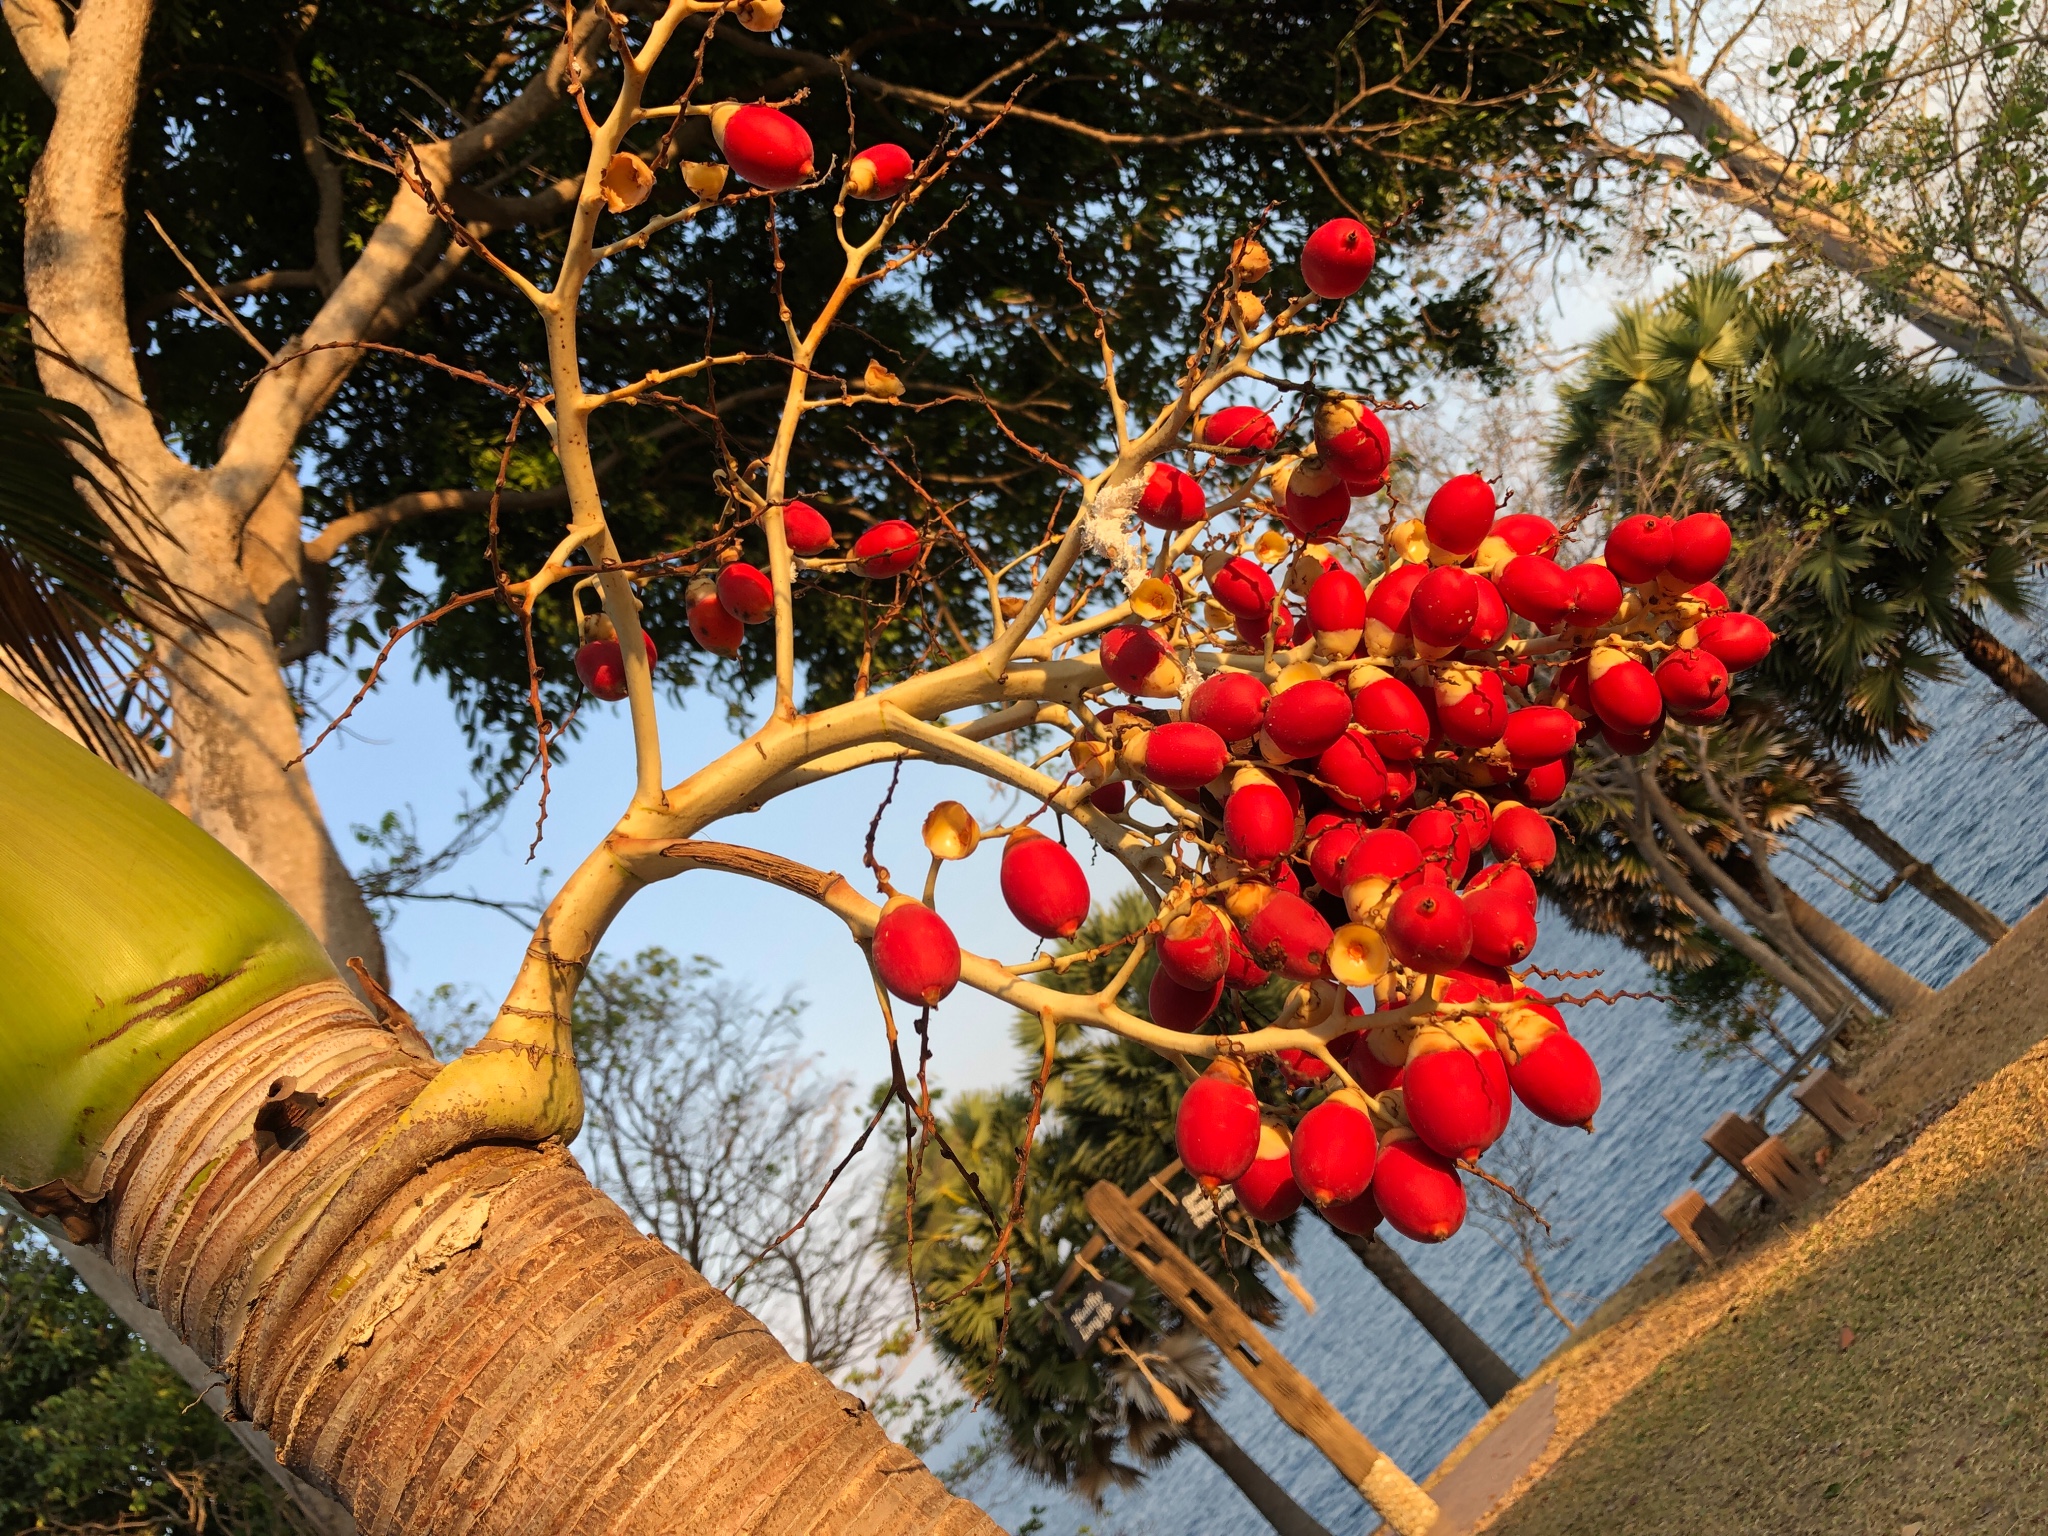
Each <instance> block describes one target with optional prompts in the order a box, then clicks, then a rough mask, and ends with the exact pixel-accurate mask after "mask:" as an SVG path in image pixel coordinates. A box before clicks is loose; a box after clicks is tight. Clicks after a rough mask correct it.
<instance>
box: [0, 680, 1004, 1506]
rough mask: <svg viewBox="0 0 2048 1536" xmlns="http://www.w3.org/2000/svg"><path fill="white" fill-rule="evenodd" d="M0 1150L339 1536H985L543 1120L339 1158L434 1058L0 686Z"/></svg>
mask: <svg viewBox="0 0 2048 1536" xmlns="http://www.w3.org/2000/svg"><path fill="white" fill-rule="evenodd" d="M0 744H4V748H5V751H6V754H7V758H8V762H9V771H8V773H7V774H6V775H5V776H4V778H0V959H4V960H5V961H6V962H7V963H8V966H7V968H8V973H9V977H10V985H9V988H8V990H7V993H6V995H5V997H4V998H0V1030H4V1031H5V1037H6V1038H7V1040H8V1041H9V1060H8V1066H7V1070H6V1071H5V1073H4V1074H0V1177H4V1178H5V1180H6V1182H7V1183H8V1184H9V1185H10V1186H11V1187H13V1188H15V1189H17V1190H19V1191H21V1192H22V1198H23V1199H24V1202H25V1203H27V1204H29V1205H30V1207H31V1208H32V1209H36V1210H39V1211H41V1212H43V1213H45V1214H51V1215H56V1216H58V1217H59V1218H60V1219H61V1220H62V1221H63V1222H64V1225H65V1228H66V1230H67V1232H68V1233H70V1234H71V1236H72V1237H73V1238H74V1240H76V1241H79V1242H81V1243H89V1244H91V1245H92V1246H93V1247H95V1248H96V1249H97V1250H98V1251H99V1252H100V1253H102V1254H103V1255H104V1256H105V1257H106V1258H107V1260H108V1261H109V1262H110V1263H111V1264H112V1266H113V1267H114V1269H115V1270H116V1271H117V1272H118V1273H119V1274H120V1276H121V1277H123V1278H124V1279H125V1280H126V1281H127V1282H128V1283H129V1284H131V1285H132V1286H133V1287H134V1289H135V1291H136V1293H137V1295H138V1296H139V1297H140V1298H141V1299H142V1300H143V1301H144V1302H146V1303H147V1304H148V1305H150V1306H151V1307H153V1308H154V1309H155V1310H156V1311H157V1312H158V1313H160V1314H161V1315H162V1317H163V1318H164V1320H165V1322H166V1323H167V1324H168V1325H169V1326H170V1328H171V1330H172V1331H173V1332H174V1333H175V1334H176V1335H177V1336H178V1337H179V1338H180V1339H182V1340H183V1341H184V1342H185V1343H186V1344H188V1345H189V1346H190V1347H191V1348H192V1349H193V1350H194V1351H196V1352H197V1353H198V1355H199V1356H200V1357H201V1358H202V1359H203V1360H204V1361H206V1363H207V1364H208V1365H209V1366H211V1367H213V1368H214V1369H216V1370H218V1371H220V1372H221V1373H222V1375H223V1376H224V1377H225V1387H226V1391H227V1394H228V1398H229V1400H230V1402H231V1404H232V1406H233V1408H234V1410H235V1411H236V1412H237V1413H238V1414H239V1415H241V1416H243V1417H246V1418H247V1419H249V1420H250V1421H251V1422H252V1423H254V1424H255V1425H256V1426H257V1427H258V1428H260V1429H262V1430H264V1431H265V1432H266V1433H267V1434H268V1435H269V1436H270V1438H271V1439H272V1440H273V1441H274V1442H276V1444H277V1446H278V1450H279V1454H280V1456H281V1458H282V1459H283V1461H284V1462H285V1464H286V1465H287V1466H288V1467H290V1468H291V1470H292V1471H293V1472H294V1473H296V1474H297V1475H298V1476H300V1477H302V1478H304V1479H305V1480H307V1481H308V1482H310V1483H312V1484H313V1485H314V1486H316V1487H318V1488H320V1489H322V1490H324V1491H326V1492H328V1493H330V1494H332V1495H333V1496H334V1497H336V1498H337V1499H339V1500H340V1501H341V1502H342V1503H343V1504H344V1505H346V1506H347V1507H348V1508H349V1510H350V1511H351V1512H352V1514H353V1515H354V1518H355V1520H356V1522H357V1524H358V1526H359V1528H360V1529H361V1530H362V1531H363V1532H365V1533H391V1536H397V1533H399V1532H404V1533H406V1536H441V1533H446V1536H454V1533H457V1532H462V1533H473V1536H512V1533H531V1536H553V1533H586V1532H588V1533H597V1532H606V1533H610V1532H619V1533H624V1532H628V1531H632V1532H644V1531H688V1532H691V1533H705V1536H717V1533H738V1532H755V1531H770V1530H773V1531H792V1532H794V1531H804V1532H840V1531H844V1532H859V1533H863V1536H865V1533H869V1532H873V1533H878V1536H894V1533H899V1532H900V1533H905V1536H908V1533H911V1532H919V1533H922V1532H939V1533H946V1536H951V1533H967V1532H973V1533H977V1536H979V1533H991V1536H992V1533H994V1532H995V1530H996V1527H995V1525H994V1524H993V1522H991V1521H990V1520H989V1519H988V1518H987V1517H986V1516H985V1515H983V1514H982V1513H981V1512H980V1511H979V1510H977V1509H975V1508H974V1507H973V1506H972V1505H970V1504H968V1503H966V1502H964V1501H962V1500H959V1499H956V1498H954V1497H952V1496H951V1495H950V1494H949V1493H947V1491H946V1490H945V1488H944V1487H943V1486H942V1485H941V1484H940V1483H939V1482H938V1480H937V1479H936V1478H934V1477H933V1476H932V1475H931V1474H930V1473H929V1472H927V1471H926V1470H925V1469H924V1468H923V1467H922V1466H921V1465H920V1464H919V1463H918V1461H917V1459H916V1458H915V1457H913V1456H912V1455H911V1454H910V1453H909V1452H907V1451H904V1450H902V1449H901V1448H899V1447H897V1446H895V1445H893V1444H891V1443H890V1442H889V1440H888V1437H887V1436H886V1435H885V1434H884V1433H883V1432H882V1429H881V1427H880V1425H879V1424H877V1423H876V1422H875V1420H874V1419H873V1417H872V1416H870V1415H869V1414H868V1413H867V1412H866V1410H865V1409H864V1408H863V1407H862V1406H861V1404H860V1403H859V1402H858V1400H856V1399H855V1398H853V1397H851V1396H849V1395H848V1394H846V1393H844V1392H841V1391H839V1390H838V1389H837V1388H835V1387H834V1386H833V1385H832V1384H831V1383H830V1382H829V1381H827V1380H826V1379H825V1378H824V1377H823V1376H821V1375H819V1374H818V1373H817V1372H816V1371H814V1370H813V1369H811V1368H810V1367H809V1366H806V1365H802V1364H800V1363H798V1362H795V1361H792V1360H791V1359H790V1358H789V1357H788V1355H787V1354H785V1353H784V1352H783V1350H782V1349H781V1347H780V1346H779V1345H778V1344H776V1342H775V1340H774V1339H773V1338H772V1337H771V1336H770V1335H769V1333H768V1332H767V1330H766V1329H765V1328H763V1327H762V1326H761V1324H760V1323H759V1322H757V1321H756V1320H755V1319H753V1318H752V1317H750V1316H749V1315H748V1314H747V1313H746V1312H744V1311H743V1310H741V1309H740V1308H738V1307H736V1306H734V1305H733V1304H732V1303H731V1302H729V1301H728V1300H727V1299H726V1298H725V1297H724V1296H723V1295H722V1294H721V1293H720V1292H719V1291H717V1290H716V1289H715V1288H714V1287H712V1286H711V1285H710V1284H709V1283H708V1282H706V1281H705V1280H704V1279H703V1277H702V1276H700V1275H699V1274H697V1272H696V1271H695V1270H693V1269H691V1268H690V1266H689V1265H688V1264H686V1263H684V1262H683V1261H682V1260H681V1259H680V1258H678V1257H677V1256H676V1255H675V1254H674V1253H672V1252H670V1251H669V1250H668V1249H667V1248H665V1247H664V1246H662V1245H661V1244H660V1243H658V1242H655V1241H653V1240H652V1239H650V1238H647V1237H644V1236H642V1235H641V1234H640V1233H639V1232H638V1231H637V1230H635V1228H634V1227H633V1224H632V1223H631V1221H630V1220H628V1219H627V1217H626V1215H625V1213H624V1212H623V1211H621V1210H620V1209H619V1208H618V1207H617V1206H616V1205H614V1204H613V1203H612V1202H611V1201H610V1200H609V1199H608V1198H606V1197H605V1196H604V1195H603V1194H601V1193H600V1192H599V1191H598V1190H596V1189H595V1188H593V1187H592V1185H591V1184H590V1181H589V1180H588V1179H586V1178H585V1177H584V1175H583V1173H582V1171H581V1170H580V1169H578V1168H577V1166H576V1164H575V1162H574V1161H573V1159H571V1157H570V1156H569V1153H568V1151H567V1149H566V1148H565V1147H563V1146H561V1145H560V1144H559V1143H555V1144H548V1145H542V1146H529V1145H522V1144H517V1143H511V1142H506V1141H502V1140H498V1141H492V1140H484V1139H481V1138H479V1139H477V1140H475V1141H473V1142H471V1143H470V1144H466V1145H456V1146H453V1147H451V1148H447V1149H445V1150H444V1151H442V1152H441V1153H440V1154H439V1155H436V1156H433V1157H431V1158H429V1159H424V1160H419V1161H415V1162H411V1163H409V1164H406V1165H404V1166H401V1167H400V1168H399V1169H398V1170H397V1173H396V1175H395V1176H393V1177H387V1178H382V1179H380V1180H367V1181H366V1177H365V1175H366V1170H367V1169H368V1168H369V1167H370V1166H371V1165H372V1162H373V1160H371V1159H369V1158H368V1157H367V1155H366V1152H367V1149H371V1148H374V1147H377V1146H379V1145H380V1144H381V1143H380V1140H379V1138H380V1137H382V1136H384V1135H385V1134H386V1133H387V1132H388V1131H389V1130H390V1128H391V1127H392V1125H393V1124H394V1122H395V1121H396V1120H397V1118H398V1116H399V1115H400V1113H401V1112H402V1111H403V1110H404V1109H405V1107H406V1106H407V1105H408V1104H410V1103H411V1102H412V1101H413V1100H414V1098H415V1097H417V1096H418V1095H419V1093H420V1092H421V1090H422V1089H423V1088H425V1087H426V1086H427V1084H428V1083H429V1082H430V1081H432V1080H433V1078H434V1077H435V1075H436V1073H437V1071H438V1070H439V1066H438V1064H437V1063H436V1062H435V1061H434V1060H433V1058H432V1056H431V1054H430V1053H429V1052H428V1051H427V1049H426V1047H425V1046H424V1044H423V1043H422V1042H421V1041H420V1040H419V1038H418V1036H417V1033H416V1032H415V1031H413V1030H412V1028H411V1025H410V1021H408V1020H405V1019H404V1018H403V1016H402V1015H401V1016H396V1017H394V1018H392V1019H390V1020H386V1021H381V1022H380V1021H379V1020H377V1019H375V1018H372V1017H371V1016H370V1015H369V1014H367V1013H366V1012H365V1011H364V1010H363V1007H362V1005H361V1003H360V1002H359V1001H358V1000H357V999H356V997H355V995H354V994H353V993H352V992H350V991H349V990H348V989H347V988H346V987H345V986H343V985H342V983H341V982H340V980H339V979H338V978H337V977H336V975H335V973H334V971H333V968H332V966H331V964H330V963H329V962H328V960H327V957H326V955H325V954H324V953H323V952H322V949H321V947H320V945H319V942H318V941H317V940H316V939H315V937H314V936H313V934H312V933H311V932H310V930H308V929H307V928H306V926H305V925H304V924H303V923H302V922H301V921H300V920H299V919H298V918H297V917H296V916H294V915H293V913H292V912H291V911H290V909H289V908H288V907H287V906H286V905H285V904H284V903H283V902H282V901H281V900H280V899H279V898H278V897H277V895H276V894H275V893H274V892H272V891H271V890H270V889H269V888H268V887H266V886H265V885H263V883H262V882H261V881H260V880H258V879H257V878H256V877H255V876H254V875H253V874H252V873H251V872H250V871H249V870H248V869H247V868H246V867H244V866H243V865H241V864H240V863H238V862H237V861H236V860H235V859H234V858H233V857H232V856H231V855H230V854H228V853H227V851H226V850H224V849H223V848H221V847H220V846H219V845H218V844H217V843H215V842H213V841H212V840H211V839H209V838H207V837H206V836H205V835H204V834H203V833H201V832H200V831H198V829H196V828H195V827H193V826H192V824H191V823H190V822H188V821H186V820H184V819H183V818H182V817H180V816H178V815H177V814H176V813H175V812H173V811H172V810H171V809H170V808H169V807H167V806H166V805H165V804H164V803H163V802H161V801H159V800H157V799H155V798H154V797H153V796H151V795H149V793H148V792H147V791H145V790H144V789H142V788H141V787H140V786H138V785H135V784H134V783H132V782H130V781H129V780H127V779H125V778H123V777H122V776H121V775H120V774H119V773H117V772H115V771H114V770H113V769H111V768H109V767H107V766H106V765H105V764H103V763H101V762H99V761H98V760H97V759H96V758H93V757H92V756H91V755H90V754H89V753H87V752H85V751H84V749H82V748H80V747H78V746H76V745H75V744H73V743H71V742H70V741H68V740H66V739H65V738H63V737H62V736H61V735H60V734H59V733H57V732H56V731H54V730H52V729H51V728H50V727H48V726H46V725H43V724H42V723H41V722H40V721H37V720H36V719H35V718H34V717H33V716H32V715H30V714H29V712H28V711H26V710H25V709H23V708H22V707H21V706H19V705H17V704H15V703H14V702H13V701H11V700H0Z"/></svg>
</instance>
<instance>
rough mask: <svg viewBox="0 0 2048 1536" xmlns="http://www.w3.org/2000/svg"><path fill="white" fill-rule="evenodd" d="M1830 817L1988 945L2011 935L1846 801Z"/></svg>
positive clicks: (1982, 907)
mask: <svg viewBox="0 0 2048 1536" xmlns="http://www.w3.org/2000/svg"><path fill="white" fill-rule="evenodd" d="M1827 816H1828V820H1830V821H1832V822H1834V824H1835V825H1836V826H1838V827H1840V828H1841V829H1842V830H1843V831H1844V832H1847V833H1848V834H1849V835H1850V836H1851V837H1853V838H1855V839H1856V841H1857V842H1859V843H1861V844H1862V845H1863V846H1864V847H1866V848H1868V849H1869V850H1870V851H1871V852H1872V853H1874V854H1876V855H1877V856H1878V857H1879V858H1880V859H1883V860H1884V861H1885V863H1887V864H1889V865H1890V866H1891V868H1892V872H1893V873H1894V874H1896V875H1899V876H1901V877H1903V878H1904V880H1905V882H1906V884H1908V885H1910V886H1912V887H1913V889H1914V890H1916V891H1918V892H1919V893H1920V894H1921V895H1923V896H1925V897H1926V898H1927V899H1928V900H1929V901H1931V902H1933V903H1934V904H1935V905H1936V906H1937V907H1939V908H1941V910H1942V911H1944V912H1946V913H1947V914H1948V915H1949V916H1950V917H1953V918H1954V919H1955V920H1956V921H1957V922H1959V923H1961V924H1962V925H1963V926H1964V927H1965V928H1968V929H1969V930H1970V931H1971V932H1972V933H1974V934H1976V935H1977V937H1979V938H1980V939H1982V940H1983V941H1984V942H1985V943H1986V944H1996V943H1997V942H1998V941H1999V940H2000V939H2002V938H2004V937H2005V936H2006V934H2007V933H2008V932H2010V931H2011V930H2010V929H2009V928H2008V927H2007V926H2006V925H2005V924H2004V923H2003V922H2001V921H2000V920H1999V917H1998V914H1997V913H1996V912H1993V911H1992V910H1991V909H1990V908H1989V907H1987V906H1985V905H1984V904H1983V903H1982V902H1979V901H1977V900H1975V899H1974V898H1972V897H1970V896H1967V895H1965V894H1964V893H1963V892H1961V891H1959V890H1957V889H1956V888H1955V887H1954V886H1952V885H1950V884H1949V883H1948V882H1947V881H1946V880H1944V879H1942V878H1941V876H1940V875H1939V874H1937V873H1935V870H1934V866H1933V865H1932V864H1927V863H1923V862H1922V861H1921V860H1919V859H1916V858H1914V857H1913V855H1912V854H1910V853H1908V852H1907V851H1906V849H1905V848H1904V847H1903V846H1902V845H1901V844H1900V843H1899V842H1898V841H1897V839H1895V838H1894V837H1893V836H1892V835H1891V834H1890V833H1889V832H1887V831H1885V829H1884V828H1883V827H1880V826H1879V825H1878V824H1877V823H1876V822H1874V821H1872V820H1871V819H1870V818H1869V817H1868V816H1866V815H1864V814H1863V813H1862V812H1861V811H1859V810H1857V809H1856V807H1855V806H1853V805H1851V804H1849V803H1848V802H1847V801H1846V800H1844V801H1838V802H1836V803H1835V804H1834V805H1832V806H1831V807H1829V809H1828V812H1827Z"/></svg>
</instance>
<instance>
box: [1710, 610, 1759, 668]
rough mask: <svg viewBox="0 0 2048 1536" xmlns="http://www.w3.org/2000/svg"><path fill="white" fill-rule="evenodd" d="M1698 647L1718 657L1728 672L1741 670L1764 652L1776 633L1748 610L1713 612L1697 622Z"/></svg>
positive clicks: (1757, 659)
mask: <svg viewBox="0 0 2048 1536" xmlns="http://www.w3.org/2000/svg"><path fill="white" fill-rule="evenodd" d="M1698 629H1699V637H1700V648H1701V649H1702V650H1708V651H1712V652H1713V653H1714V654H1715V655H1716V656H1718V657H1720V658H1721V660H1722V662H1723V663H1724V664H1725V665H1726V666H1727V668H1728V670H1729V671H1730V672H1743V671H1746V670H1748V669H1749V668H1750V667H1753V666H1755V665H1756V664H1757V663H1758V662H1760V661H1762V660H1763V659H1764V657H1766V656H1768V655H1769V654H1770V651H1771V641H1772V640H1774V639H1776V638H1777V637H1776V636H1775V635H1773V634H1772V633H1771V631H1770V628H1769V626H1767V625H1766V624H1765V623H1764V621H1763V620H1762V619H1760V618H1758V617H1757V616H1756V615H1755V614H1750V613H1717V614H1714V615H1713V616H1712V617H1710V618H1704V619H1701V620H1700V622H1699V626H1698Z"/></svg>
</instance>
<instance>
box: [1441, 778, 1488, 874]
mask: <svg viewBox="0 0 2048 1536" xmlns="http://www.w3.org/2000/svg"><path fill="white" fill-rule="evenodd" d="M1450 812H1451V815H1452V816H1453V817H1454V818H1455V819H1456V821H1457V824H1458V852H1459V854H1460V855H1461V856H1462V857H1464V858H1466V859H1476V858H1477V857H1478V856H1479V854H1480V852H1481V850H1483V849H1484V848H1485V847H1486V840H1487V838H1488V837H1490V836H1491V835H1492V833H1493V811H1492V808H1491V807H1489V806H1488V805H1487V803H1486V797H1485V796H1484V795H1479V794H1475V793H1473V791H1471V790H1469V789H1461V790H1459V791H1458V792H1457V793H1456V794H1455V795H1453V796H1451V804H1450Z"/></svg>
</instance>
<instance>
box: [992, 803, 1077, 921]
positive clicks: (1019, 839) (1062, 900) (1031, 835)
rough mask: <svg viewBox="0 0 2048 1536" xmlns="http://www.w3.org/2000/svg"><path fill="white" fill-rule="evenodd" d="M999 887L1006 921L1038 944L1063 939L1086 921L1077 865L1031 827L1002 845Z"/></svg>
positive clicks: (1022, 830) (1016, 832) (1072, 857)
mask: <svg viewBox="0 0 2048 1536" xmlns="http://www.w3.org/2000/svg"><path fill="white" fill-rule="evenodd" d="M999 883H1000V884H1001V886H1002V890H1003V900H1004V902H1005V903H1006V904H1007V905H1008V906H1009V908H1010V915H1011V916H1012V917H1014V918H1016V919H1017V921H1018V922H1020V923H1022V924H1023V925H1024V926H1025V927H1026V928H1029V929H1030V930H1031V931H1032V932H1033V933H1035V934H1037V935H1038V936H1039V937H1040V938H1041V939H1064V938H1067V937H1069V936H1070V935H1071V934H1072V933H1073V932H1074V930H1075V929H1076V928H1079V927H1080V926H1081V924H1082V923H1083V922H1084V921H1086V919H1087V917H1088V877H1087V875H1085V874H1083V873H1082V872H1081V861H1080V860H1079V859H1077V858H1075V857H1074V856H1073V854H1071V853H1069V852H1068V851H1067V850H1066V849H1065V848H1062V847H1061V846H1060V845H1059V844H1058V843H1057V842H1055V841H1053V839H1051V838H1049V837H1047V836H1046V835H1045V834H1044V833H1042V832H1035V831H1033V830H1032V829H1031V828H1030V827H1019V828H1018V829H1017V830H1016V831H1014V832H1012V833H1011V834H1010V837H1009V841H1008V842H1006V843H1005V844H1004V845H1003V867H1002V871H1001V874H1000V876H999Z"/></svg>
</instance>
